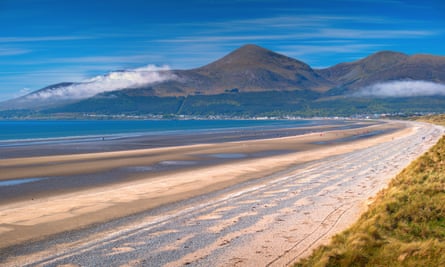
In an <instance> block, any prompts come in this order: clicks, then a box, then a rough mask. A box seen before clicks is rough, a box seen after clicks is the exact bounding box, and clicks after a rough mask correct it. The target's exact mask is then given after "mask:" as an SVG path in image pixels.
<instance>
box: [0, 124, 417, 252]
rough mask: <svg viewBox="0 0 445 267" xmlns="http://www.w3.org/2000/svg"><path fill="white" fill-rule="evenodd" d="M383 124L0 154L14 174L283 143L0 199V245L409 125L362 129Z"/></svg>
mask: <svg viewBox="0 0 445 267" xmlns="http://www.w3.org/2000/svg"><path fill="white" fill-rule="evenodd" d="M388 127H389V128H391V129H394V127H395V128H397V129H398V130H397V131H392V132H388V133H384V134H379V135H376V136H371V137H366V138H363V139H357V140H355V139H353V140H352V141H348V142H340V143H337V144H332V143H331V144H329V145H320V144H314V143H316V142H321V141H329V140H335V139H339V138H344V137H347V136H354V135H357V129H352V130H337V131H335V130H334V131H323V132H316V133H310V134H305V135H298V136H287V137H279V138H271V139H259V140H247V141H246V140H241V141H232V142H221V143H212V144H195V145H189V146H179V147H163V148H154V149H141V150H130V151H116V152H102V153H89V154H76V155H66V156H46V157H43V158H42V157H37V158H36V157H31V158H20V159H7V160H0V165H1V166H8V168H9V172H8V174H7V175H13V174H15V175H16V176H17V177H20V175H25V173H24V170H23V169H24V166H27V167H28V168H30V169H31V170H32V172H35V171H36V169H35V168H37V169H38V170H39V171H42V172H44V171H46V172H49V173H50V172H51V171H55V170H57V171H61V170H63V171H67V172H69V173H70V174H73V172H79V173H81V172H82V171H86V170H88V169H89V168H93V169H96V170H99V169H101V168H103V169H106V166H114V168H115V167H116V166H120V165H119V164H124V165H125V164H129V162H131V164H136V165H140V162H137V161H138V159H140V158H144V159H145V160H144V162H143V163H144V164H148V163H149V162H147V161H146V159H147V158H150V159H151V160H154V161H159V160H161V161H162V160H164V161H166V160H167V158H168V159H169V160H171V161H182V162H186V161H191V159H193V157H196V156H202V155H218V154H224V155H230V154H232V155H233V154H243V155H252V154H254V153H259V152H264V151H271V150H274V151H277V150H282V151H286V152H285V153H277V154H267V153H266V154H264V155H265V156H262V157H251V156H246V157H243V158H233V159H224V160H222V161H219V162H216V163H215V162H212V163H211V164H208V165H205V164H204V165H199V164H197V165H195V166H182V167H181V168H180V170H174V171H166V172H162V171H160V172H153V173H152V174H151V175H147V173H142V174H138V175H136V176H137V177H134V179H133V180H131V179H130V180H128V181H125V182H120V183H112V184H110V185H105V186H98V187H93V188H89V189H82V190H75V191H73V192H63V194H60V195H51V194H47V195H46V196H45V195H44V196H41V197H40V198H38V199H34V200H21V201H16V202H14V203H6V204H3V205H0V214H1V217H0V218H1V222H2V225H1V227H0V237H1V238H2V240H6V241H5V242H2V243H1V248H6V247H9V246H11V245H17V244H20V243H24V242H29V241H30V240H39V239H43V238H45V237H49V236H52V235H54V234H56V233H61V232H65V231H72V230H74V229H79V228H85V227H88V226H89V225H93V224H97V223H101V222H105V221H110V220H113V219H117V218H122V217H126V216H130V215H133V214H137V213H140V212H143V211H146V210H149V209H153V208H156V207H160V206H162V205H165V204H168V203H175V202H178V201H181V200H185V199H189V198H191V197H195V196H199V195H203V194H208V193H211V192H215V191H218V190H221V189H223V188H228V187H230V186H234V185H236V184H240V183H243V182H246V181H251V180H255V179H258V178H260V177H265V176H267V175H273V174H274V173H278V172H280V171H283V170H286V169H289V168H290V167H295V166H299V165H301V164H304V163H308V162H312V161H317V160H322V159H324V158H329V157H333V156H336V155H342V154H345V153H350V152H352V151H356V150H360V149H363V148H366V147H370V146H373V145H376V144H380V143H384V142H388V141H390V140H393V139H394V138H401V137H403V136H408V135H410V134H412V133H413V131H415V129H413V128H412V127H407V125H405V123H402V122H390V123H386V124H381V125H372V126H369V127H365V128H362V129H361V130H363V129H366V131H368V132H369V131H380V130H382V129H388ZM155 155H156V156H155ZM173 155H174V156H173ZM172 156H173V157H172ZM163 157H164V158H163ZM154 158H156V159H154ZM44 162H46V163H48V162H51V164H50V165H57V164H61V165H60V166H59V168H57V167H55V166H51V167H50V168H48V166H43V167H42V166H40V167H39V164H40V165H41V164H43V163H44ZM131 164H130V165H131ZM30 166H34V167H32V168H31V167H30ZM14 168H15V169H14ZM39 168H40V169H39ZM25 169H26V168H25ZM103 169H102V170H103ZM42 174H43V173H42ZM4 177H6V176H3V178H0V179H4ZM93 214H94V215H93ZM92 215H93V216H92Z"/></svg>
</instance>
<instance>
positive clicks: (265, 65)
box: [0, 45, 445, 117]
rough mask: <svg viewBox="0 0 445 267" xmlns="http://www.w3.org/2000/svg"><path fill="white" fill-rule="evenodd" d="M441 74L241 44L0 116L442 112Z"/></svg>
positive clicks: (42, 93) (383, 58)
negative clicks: (319, 62) (198, 61)
mask: <svg viewBox="0 0 445 267" xmlns="http://www.w3.org/2000/svg"><path fill="white" fill-rule="evenodd" d="M444 70H445V57H440V56H432V55H413V56H409V55H405V54H402V53H398V52H391V51H383V52H378V53H375V54H372V55H370V56H368V57H366V58H363V59H360V60H358V61H355V62H349V63H340V64H338V65H335V66H333V67H330V68H325V69H319V70H314V69H312V68H311V67H310V66H309V65H308V64H306V63H304V62H302V61H299V60H297V59H293V58H290V57H287V56H285V55H281V54H278V53H275V52H273V51H270V50H268V49H265V48H262V47H259V46H256V45H244V46H242V47H240V48H238V49H236V50H234V51H232V52H231V53H229V54H227V55H226V56H224V57H222V58H221V59H219V60H216V61H214V62H212V63H210V64H207V65H205V66H202V67H199V68H196V69H189V70H169V69H165V68H153V67H152V68H140V69H133V70H121V71H114V72H110V73H108V74H105V75H102V76H98V77H95V78H93V79H90V80H87V81H83V82H77V83H60V84H55V85H50V86H48V87H45V88H43V89H40V90H38V91H35V92H32V93H30V94H28V95H26V96H23V97H20V98H16V99H12V100H9V101H6V102H3V103H0V110H4V111H3V112H2V113H1V114H0V116H3V117H14V116H16V115H17V114H19V115H17V116H22V114H27V113H28V114H36V113H43V114H45V116H51V114H54V113H57V114H59V113H62V114H67V113H70V114H79V113H80V114H82V113H100V114H129V115H135V114H136V115H141V114H142V115H144V114H156V115H215V114H216V115H218V114H219V115H249V116H250V115H261V116H262V115H297V116H351V115H356V114H374V113H379V114H381V113H418V112H445V71H444ZM392 82H395V83H397V84H392ZM411 82H413V83H411ZM381 84H383V85H381ZM376 85H378V86H377V88H373V86H376ZM370 87H371V89H372V90H371V91H369V90H368V89H369V88H370ZM363 90H368V91H366V92H365V93H363ZM14 110H16V111H14Z"/></svg>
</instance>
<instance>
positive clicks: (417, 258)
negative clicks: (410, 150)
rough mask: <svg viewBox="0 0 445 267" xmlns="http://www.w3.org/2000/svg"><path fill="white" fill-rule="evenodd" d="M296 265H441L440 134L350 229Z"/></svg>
mask: <svg viewBox="0 0 445 267" xmlns="http://www.w3.org/2000/svg"><path fill="white" fill-rule="evenodd" d="M433 119H434V120H437V119H436V118H433ZM433 119H431V118H429V120H430V121H432V120H433ZM434 122H435V123H437V122H442V123H443V122H445V117H442V120H440V119H439V120H438V121H434ZM295 266H425V267H426V266H445V136H444V137H442V138H441V139H440V140H439V142H438V143H437V144H436V145H435V146H434V147H432V148H431V149H430V150H429V151H428V152H426V153H425V154H424V155H422V156H421V157H419V158H418V159H417V160H415V161H414V162H412V163H411V164H410V165H409V166H408V167H407V168H406V169H404V170H403V171H402V172H401V173H400V174H399V175H397V176H396V177H395V178H394V179H393V180H392V181H391V183H390V185H389V186H388V188H387V189H386V190H384V191H382V192H380V193H379V194H378V196H377V198H376V200H375V202H374V203H373V204H372V205H371V206H370V207H369V209H368V211H367V212H365V213H364V214H363V215H362V216H361V217H360V219H359V220H358V221H357V222H356V223H355V224H354V225H352V226H351V227H350V228H349V229H347V230H346V231H344V232H342V233H340V234H338V235H336V236H335V237H333V239H332V241H331V243H330V244H329V245H327V246H322V247H319V248H318V249H316V250H315V251H314V252H313V254H312V255H311V256H310V257H308V258H306V259H303V260H301V261H300V262H298V263H296V264H295Z"/></svg>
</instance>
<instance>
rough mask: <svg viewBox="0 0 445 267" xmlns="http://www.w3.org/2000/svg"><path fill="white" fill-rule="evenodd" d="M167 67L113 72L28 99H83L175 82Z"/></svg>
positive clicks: (50, 89)
mask: <svg viewBox="0 0 445 267" xmlns="http://www.w3.org/2000/svg"><path fill="white" fill-rule="evenodd" d="M169 70H170V68H169V67H168V66H166V65H164V66H161V67H158V66H155V65H147V66H145V67H141V68H136V69H130V70H123V71H113V72H110V73H108V74H106V75H101V76H96V77H94V78H91V79H88V80H85V81H83V82H80V83H73V84H70V85H66V86H58V87H54V88H49V89H47V90H43V91H40V92H36V93H33V94H30V95H28V96H26V98H27V99H30V100H32V99H83V98H88V97H92V96H94V95H97V94H99V93H103V92H109V91H115V90H120V89H127V88H135V87H139V86H145V85H149V84H153V83H158V82H163V81H167V80H174V79H176V76H175V75H174V74H173V73H171V72H170V71H169Z"/></svg>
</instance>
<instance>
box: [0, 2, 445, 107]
mask: <svg viewBox="0 0 445 267" xmlns="http://www.w3.org/2000/svg"><path fill="white" fill-rule="evenodd" d="M0 25H2V30H1V31H0V101H2V100H6V99H10V98H14V97H17V96H20V95H23V94H25V93H27V92H30V91H34V90H37V89H40V88H42V87H44V86H47V85H50V84H54V83H58V82H64V81H82V80H85V79H88V78H91V77H94V76H96V75H100V74H105V73H107V72H109V71H113V70H120V69H129V68H139V67H143V66H146V65H149V64H154V65H159V66H163V65H168V66H170V68H172V69H186V68H195V67H199V66H201V65H205V64H207V63H209V62H211V61H213V60H216V59H218V58H220V57H222V56H224V55H225V54H227V53H228V52H230V51H232V50H233V49H236V48H237V47H239V46H241V45H243V44H247V43H254V44H257V45H260V46H263V47H266V48H268V49H271V50H274V51H276V52H279V53H282V54H285V55H288V56H290V57H294V58H297V59H299V60H302V61H304V62H306V63H308V64H309V65H311V66H312V67H315V68H317V67H318V68H321V67H327V66H331V65H334V64H336V63H340V62H345V61H354V60H357V59H359V58H362V57H365V56H367V55H369V54H371V53H374V52H377V51H380V50H393V51H399V52H404V53H407V54H417V53H426V54H436V55H445V2H444V1H442V0H424V1H399V0H355V1H350V0H339V1H335V0H330V1H329V0H326V1H325V0H321V1H318V0H312V1H298V0H293V1H292V0H222V1H217V0H189V1H185V0H177V1H174V0H161V1H148V0H125V1H123V0H120V1H117V0H108V1H106V0H103V1H99V0H88V1H85V0H65V1H60V0H0Z"/></svg>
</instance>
